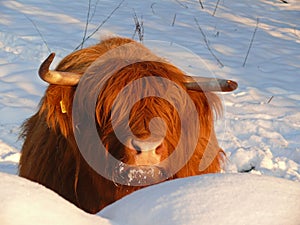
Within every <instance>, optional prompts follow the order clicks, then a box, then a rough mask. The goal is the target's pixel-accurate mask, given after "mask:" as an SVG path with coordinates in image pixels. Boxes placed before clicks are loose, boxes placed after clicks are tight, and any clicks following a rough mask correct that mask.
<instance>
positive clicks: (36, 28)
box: [24, 14, 51, 53]
mask: <svg viewBox="0 0 300 225" xmlns="http://www.w3.org/2000/svg"><path fill="white" fill-rule="evenodd" d="M24 16H25V17H26V18H27V19H28V20H29V21H30V22H31V23H32V25H33V26H34V28H35V30H36V31H37V32H38V34H39V36H40V37H41V39H42V40H43V42H44V44H45V45H46V47H47V49H48V51H49V53H51V49H50V48H49V46H48V43H47V41H46V40H45V38H44V36H43V35H42V33H41V32H40V30H39V28H38V27H37V25H36V23H35V22H34V21H33V20H32V19H30V18H29V17H28V16H27V15H25V14H24Z"/></svg>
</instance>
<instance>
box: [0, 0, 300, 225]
mask: <svg viewBox="0 0 300 225" xmlns="http://www.w3.org/2000/svg"><path fill="white" fill-rule="evenodd" d="M120 2H121V1H106V0H97V1H96V0H94V1H93V0H92V1H91V12H92V13H91V16H92V17H91V19H90V21H89V27H88V34H90V33H91V32H93V31H94V30H95V29H96V28H97V27H98V25H99V24H101V22H102V21H104V20H106V18H107V17H108V16H109V15H110V13H111V12H112V11H113V10H114V9H116V7H117V6H118V4H119V3H120ZM199 2H202V3H203V6H204V9H202V8H201V5H200V4H199ZM217 2H219V5H218V7H217V8H216V3H217ZM287 2H288V3H287V4H285V3H283V2H282V1H280V0H256V1H251V0H244V1H238V2H237V1H233V0H226V1H225V0H223V1H207V0H202V1H196V0H176V1H172V0H165V1H138V2H137V1H133V0H125V1H123V2H122V4H121V5H120V7H118V8H117V9H116V11H115V12H114V13H113V14H112V15H111V17H110V18H109V19H108V20H107V21H106V22H105V23H104V25H103V26H102V27H101V28H100V29H99V31H98V32H97V33H96V34H95V35H93V36H92V37H91V38H90V39H89V40H88V41H87V42H86V43H85V46H87V45H90V44H94V43H96V42H97V41H98V40H99V39H100V38H103V37H106V36H111V35H120V36H125V37H133V36H134V31H135V24H134V19H133V17H134V14H136V16H137V18H138V20H139V21H143V26H144V43H145V44H149V45H151V49H152V48H153V49H154V50H155V51H158V52H159V53H160V54H162V55H163V56H165V57H167V58H168V60H170V61H172V62H174V63H175V64H176V65H178V66H180V68H182V69H183V70H185V71H188V72H190V73H192V74H197V75H202V76H205V75H210V76H211V74H214V75H215V76H216V77H219V78H226V79H232V80H236V81H238V83H239V89H238V90H237V91H235V92H232V93H226V94H221V98H222V102H223V105H224V115H223V117H222V118H220V119H219V120H218V121H216V132H217V136H218V138H219V142H220V145H221V146H222V148H223V149H224V150H225V152H226V154H227V162H226V165H224V171H223V173H222V174H220V175H214V176H210V175H207V176H203V177H195V178H187V179H183V180H177V181H174V182H169V183H166V184H161V185H157V187H155V186H153V187H150V188H147V189H144V190H142V191H138V192H136V193H133V194H132V195H130V196H128V197H127V198H125V199H122V200H120V201H119V202H117V203H116V204H114V205H112V206H109V207H108V208H107V209H104V211H103V212H101V213H100V215H101V216H103V217H109V220H105V219H103V218H101V217H99V216H92V217H91V216H90V215H86V214H84V213H83V212H81V211H80V210H77V209H76V208H74V207H73V206H72V205H71V204H68V203H67V202H64V201H63V200H62V199H60V198H59V197H58V196H56V195H55V194H54V193H52V192H51V191H49V190H46V189H45V188H42V187H40V186H37V185H35V184H32V183H30V182H28V181H24V180H23V179H21V178H18V177H16V176H10V175H7V174H17V167H18V161H19V157H20V149H21V146H22V140H20V139H18V137H19V132H20V129H19V127H20V126H21V124H22V123H23V121H24V120H25V119H26V118H28V117H29V116H31V115H32V114H33V113H34V112H35V111H36V109H37V106H38V103H39V101H40V98H41V97H42V95H43V92H44V90H45V88H46V84H45V83H44V82H43V81H41V80H40V79H39V78H38V76H37V72H36V71H37V68H38V67H39V65H40V63H41V62H42V61H43V59H45V58H46V57H47V56H48V54H49V52H50V51H53V52H56V59H55V60H54V65H53V66H55V64H57V63H58V62H59V60H60V59H62V58H63V57H64V56H65V55H67V54H69V53H70V52H72V51H73V50H74V49H75V48H76V47H77V46H78V45H79V44H80V42H81V40H82V37H83V32H84V29H85V25H86V15H87V10H88V1H83V0H81V1H75V2H72V3H70V1H66V0H62V1H43V2H41V1H38V0H22V1H21V0H16V1H13V0H2V1H1V2H0V14H1V18H0V115H1V116H0V171H1V172H3V173H1V184H0V186H1V189H0V200H1V201H0V202H1V203H0V209H1V210H0V221H1V224H26V223H28V224H29V223H30V224H35V223H38V222H35V221H36V220H35V219H41V218H38V216H41V217H42V218H44V219H43V224H46V223H47V222H49V224H50V223H51V222H52V223H51V224H53V223H55V222H54V221H53V220H52V219H57V223H60V224H69V223H70V221H72V223H76V222H77V221H78V224H80V221H81V219H82V222H83V221H84V223H85V224H93V223H96V222H97V223H98V224H101V223H103V224H110V223H112V222H117V223H121V224H124V223H127V222H128V224H147V223H148V222H149V223H150V222H151V221H152V224H153V222H155V223H158V224H159V223H160V222H161V221H165V220H164V218H167V219H168V221H170V223H169V224H193V223H195V221H197V220H200V219H201V221H203V222H202V223H201V224H213V223H214V222H216V221H219V222H220V223H218V224H247V223H248V224H250V222H251V221H252V222H253V224H255V223H256V224H270V223H271V222H270V221H271V220H272V219H273V218H274V219H275V218H277V221H282V223H279V222H276V221H275V220H274V221H273V222H274V223H272V224H297V222H296V221H297V220H296V215H297V214H296V209H297V207H298V209H299V201H300V200H298V199H300V198H299V182H300V145H299V140H300V104H299V103H300V93H299V84H300V80H299V77H300V64H299V62H300V54H299V52H300V19H299V18H300V1H299V0H287ZM196 21H197V22H198V24H197V23H196ZM257 21H258V24H257ZM255 30H256V33H255V35H254V39H253V43H252V46H251V49H250V51H249V55H248V57H247V60H246V62H245V58H246V54H247V51H248V48H249V45H250V42H251V39H252V37H253V34H254V31H255ZM201 31H202V32H201ZM134 38H135V39H136V40H137V39H138V35H137V34H136V35H135V36H134ZM153 40H154V41H153ZM205 40H206V42H205ZM159 41H160V42H159ZM161 41H164V45H158V44H157V46H156V47H155V43H161ZM176 46H181V47H180V48H173V47H176ZM208 47H209V48H210V49H211V51H212V52H213V53H214V55H215V56H216V57H217V59H218V60H219V61H220V62H221V63H222V65H223V66H222V65H221V64H220V63H219V62H218V61H217V60H216V58H215V57H214V56H213V55H212V54H211V52H210V51H209V50H208ZM195 55H198V58H197V57H195ZM199 56H200V57H201V58H199ZM244 62H245V65H244V66H243V64H244ZM205 67H206V68H205ZM242 172H243V173H247V174H240V173H242ZM278 178H281V179H278ZM214 184H215V185H214ZM221 184H223V185H221ZM215 187H216V188H217V189H218V190H219V192H218V191H217V189H216V188H215ZM230 187H231V189H230ZM183 189H184V190H187V191H188V192H186V191H183ZM230 190H231V191H230ZM26 193H27V197H26V195H24V196H23V194H26ZM33 193H34V194H33ZM221 193H223V194H222V195H221ZM278 193H280V194H278ZM206 194H207V195H206ZM202 195H203V199H205V200H207V201H200V200H201V199H202ZM297 195H298V197H297ZM292 196H294V197H292ZM35 197H36V199H35ZM172 197H176V198H172ZM33 199H35V200H36V201H35V202H36V204H37V205H34V204H33V202H32V201H31V200H33ZM58 199H59V200H58ZM140 199H144V202H141V200H140ZM209 199H212V200H215V201H208V200H209ZM2 200H3V201H2ZM285 200H286V201H285ZM54 201H55V202H56V201H57V202H56V203H55V204H54ZM269 201H270V202H272V203H274V204H271V205H270V204H268V202H269ZM180 202H182V203H180ZM244 202H245V204H243V203H244ZM177 203H178V204H177ZM213 203H214V204H213ZM258 203H259V204H258ZM39 204H40V206H41V205H44V206H45V207H46V208H47V207H49V210H43V209H42V207H38V206H39ZM122 204H128V205H126V207H125V209H124V207H121V205H122ZM8 206H10V209H11V211H3V210H4V209H5V210H6V209H7V207H8ZM138 206H139V207H138ZM192 206H193V207H192ZM216 206H217V207H216ZM216 208H217V209H219V210H216ZM246 209H247V210H248V211H246ZM258 209H260V210H258ZM121 210H125V211H124V212H123V211H121ZM298 211H299V210H298ZM3 212H4V213H3ZM125 212H127V213H125ZM145 212H147V213H145ZM148 212H151V214H150V213H148ZM247 212H248V213H247ZM262 212H264V213H270V214H267V216H266V217H264V216H263V215H262ZM273 212H274V213H273ZM275 212H278V214H277V213H275ZM51 213H52V214H51ZM152 213H153V214H152ZM285 213H286V214H285ZM34 214H35V215H34ZM271 214H272V215H271ZM54 215H55V217H54ZM254 215H257V217H255V216H254ZM268 215H269V216H268ZM287 215H288V216H287ZM3 216H5V217H3ZM122 216H123V218H126V219H123V220H122ZM201 216H202V217H201ZM211 216H213V218H215V220H214V221H210V220H209V218H212V217H211ZM288 217H289V218H290V219H291V220H290V221H287V220H286V219H287V218H288ZM2 218H6V219H7V220H6V221H5V223H3V222H2V221H3V220H2ZM8 218H9V219H8ZM70 218H74V219H72V220H71V219H70ZM77 218H78V219H77ZM130 218H131V219H130ZM205 218H206V219H207V220H205ZM221 218H223V220H221ZM225 218H226V219H228V221H229V220H230V221H231V223H229V222H228V223H227V221H226V220H225ZM258 218H260V221H258ZM18 219H19V220H18ZM255 219H257V220H255ZM293 219H294V220H293ZM126 220H127V221H126ZM58 221H60V222H58ZM68 221H69V222H68ZM95 221H96V222H95ZM225 221H226V223H225ZM254 221H255V222H254ZM164 224H167V223H164ZM197 224H198V223H197ZM216 224H217V223H216ZM298 224H299V223H298Z"/></svg>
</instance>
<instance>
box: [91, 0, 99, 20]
mask: <svg viewBox="0 0 300 225" xmlns="http://www.w3.org/2000/svg"><path fill="white" fill-rule="evenodd" d="M98 3H99V0H97V2H96V4H95V6H94V11H93V14H92V15H91V17H90V20H89V22H91V21H92V20H93V18H94V16H95V14H96V10H97V6H98Z"/></svg>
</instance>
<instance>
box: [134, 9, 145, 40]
mask: <svg viewBox="0 0 300 225" xmlns="http://www.w3.org/2000/svg"><path fill="white" fill-rule="evenodd" d="M133 11H134V15H133V19H134V23H135V31H134V34H133V36H132V39H134V37H135V34H136V33H137V34H138V36H139V40H140V41H141V42H142V41H143V39H144V23H143V17H142V16H141V21H139V18H138V17H137V15H136V12H135V10H133Z"/></svg>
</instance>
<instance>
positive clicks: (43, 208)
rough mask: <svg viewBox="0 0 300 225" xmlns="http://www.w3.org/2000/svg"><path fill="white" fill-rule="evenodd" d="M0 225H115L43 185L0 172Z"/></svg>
mask: <svg viewBox="0 0 300 225" xmlns="http://www.w3.org/2000/svg"><path fill="white" fill-rule="evenodd" d="M0 180H1V183H0V224H1V225H27V224H28V225H33V224H43V225H54V224H72V225H77V224H78V225H83V224H98V225H115V224H113V223H111V222H110V221H108V220H107V219H103V218H101V217H99V216H95V215H90V214H87V213H85V212H83V211H81V210H80V209H78V208H77V207H75V206H74V205H73V204H71V203H69V202H67V201H66V200H64V199H63V198H61V197H60V196H59V195H57V194H56V193H54V192H53V191H51V190H49V189H47V188H45V187H44V186H42V185H39V184H37V183H33V182H31V181H29V180H26V179H23V178H20V177H18V176H15V175H8V174H5V173H0Z"/></svg>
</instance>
